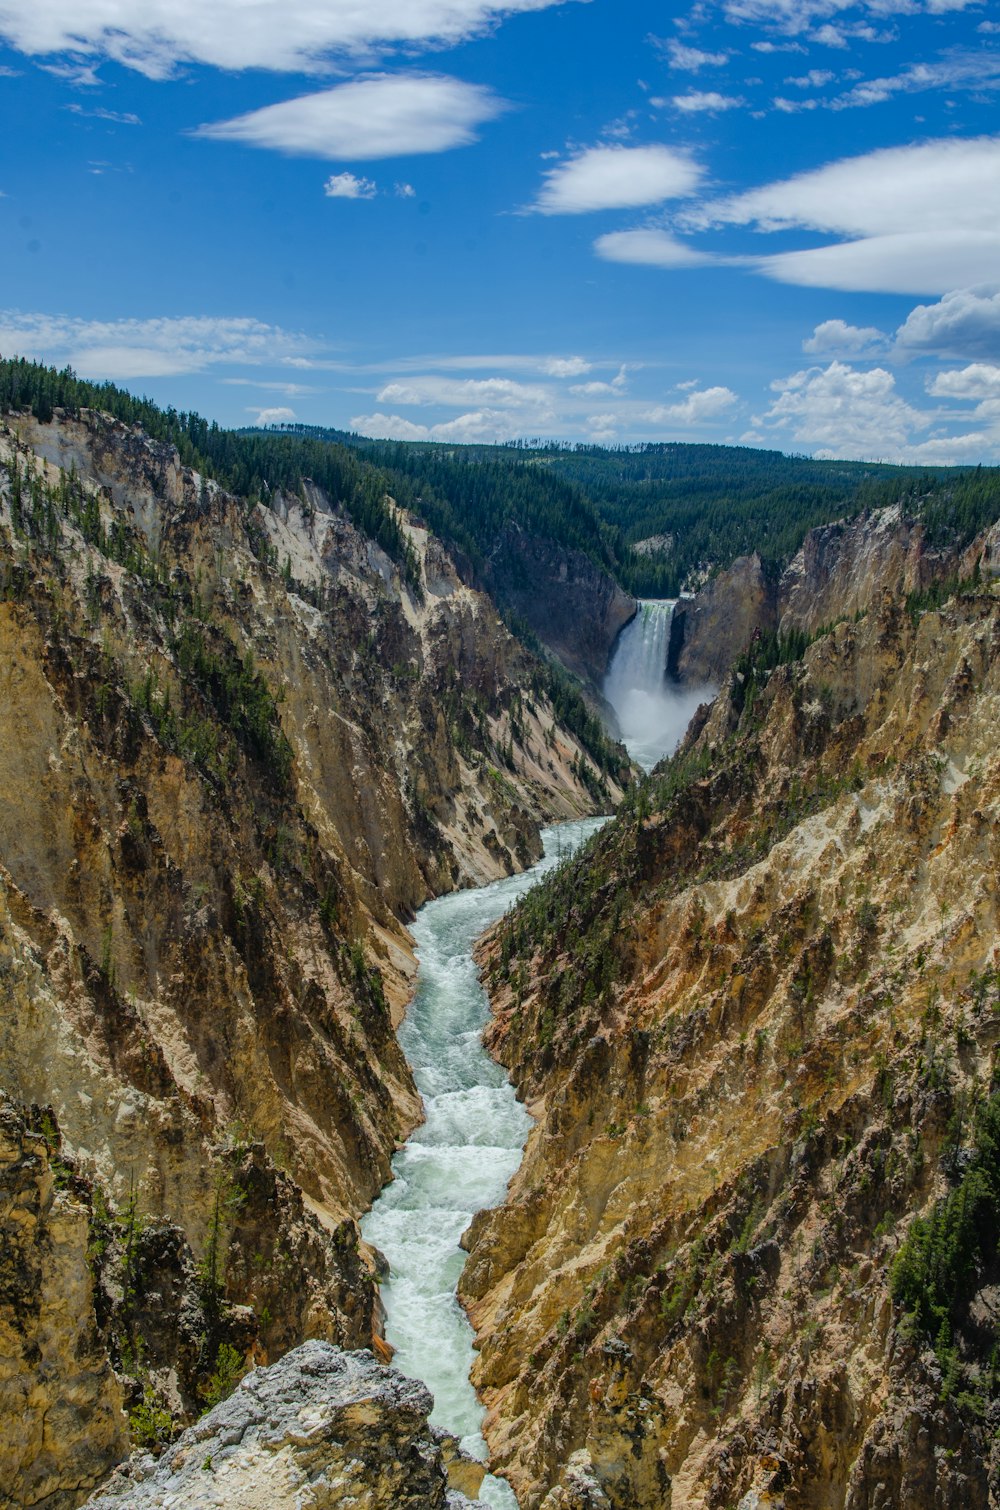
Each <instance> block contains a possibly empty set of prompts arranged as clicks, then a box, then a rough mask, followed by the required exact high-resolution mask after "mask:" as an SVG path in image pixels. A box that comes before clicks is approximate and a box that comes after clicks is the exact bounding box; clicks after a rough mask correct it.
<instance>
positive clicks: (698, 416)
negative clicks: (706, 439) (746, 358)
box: [640, 387, 739, 425]
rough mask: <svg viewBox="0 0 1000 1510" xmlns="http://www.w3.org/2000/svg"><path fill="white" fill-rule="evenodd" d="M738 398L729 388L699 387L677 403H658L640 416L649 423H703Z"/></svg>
mask: <svg viewBox="0 0 1000 1510" xmlns="http://www.w3.org/2000/svg"><path fill="white" fill-rule="evenodd" d="M738 402H739V399H738V397H737V395H736V394H735V393H734V392H733V390H732V389H731V388H723V387H716V388H700V389H696V390H694V391H693V392H691V393H689V394H688V396H687V398H685V399H681V401H680V402H679V403H677V404H659V405H657V407H656V408H655V409H647V410H646V412H645V413H644V414H642V415H640V418H641V419H643V420H645V421H646V423H647V424H651V425H664V424H675V425H703V424H706V423H709V422H711V421H712V420H715V419H718V418H719V417H720V415H722V414H725V413H726V411H727V410H729V409H731V408H732V407H733V405H734V404H736V403H738Z"/></svg>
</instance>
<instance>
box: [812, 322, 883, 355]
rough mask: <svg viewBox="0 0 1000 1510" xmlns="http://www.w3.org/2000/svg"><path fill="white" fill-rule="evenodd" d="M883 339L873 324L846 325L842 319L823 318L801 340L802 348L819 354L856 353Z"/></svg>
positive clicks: (879, 342) (877, 343)
mask: <svg viewBox="0 0 1000 1510" xmlns="http://www.w3.org/2000/svg"><path fill="white" fill-rule="evenodd" d="M884 340H885V336H884V334H883V333H882V331H881V330H878V329H877V328H876V327H875V326H874V325H847V324H846V323H845V322H844V321H843V320H824V321H823V322H822V324H821V325H817V326H816V329H815V330H814V331H813V333H812V335H811V336H809V337H808V338H807V339H806V340H805V341H803V342H802V350H803V351H807V352H810V353H812V354H814V355H817V356H821V355H825V354H827V353H832V352H835V351H837V352H844V353H851V354H852V355H856V354H857V353H858V352H859V351H865V350H867V349H869V348H870V347H872V346H875V345H879V344H881V343H882V342H883V341H884Z"/></svg>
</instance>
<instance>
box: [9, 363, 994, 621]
mask: <svg viewBox="0 0 1000 1510" xmlns="http://www.w3.org/2000/svg"><path fill="white" fill-rule="evenodd" d="M26 408H30V409H31V411H32V413H33V414H34V415H35V416H36V418H38V419H41V420H47V419H49V418H50V417H51V415H52V414H53V412H54V410H55V409H57V408H58V409H63V410H67V411H69V412H71V413H72V412H73V411H75V410H78V409H80V408H96V409H102V410H105V411H106V412H108V413H110V414H112V415H113V416H114V417H115V418H116V419H120V420H123V421H125V422H126V423H128V424H132V425H139V426H141V428H142V429H143V430H144V431H145V432H146V434H148V435H150V436H152V437H153V438H154V439H157V440H163V441H167V442H169V443H170V444H172V445H174V446H176V448H177V450H178V453H179V455H180V459H181V462H182V464H183V465H185V466H190V467H193V468H194V469H195V470H197V471H199V472H200V473H202V475H203V476H205V477H208V478H212V479H214V480H216V481H218V482H219V483H220V484H221V485H222V486H224V487H225V488H227V489H228V490H229V491H230V492H232V493H235V494H237V495H238V496H240V497H243V498H246V499H247V500H249V501H258V500H260V501H263V502H267V500H268V498H269V497H270V496H271V494H272V493H274V492H275V491H278V490H281V491H285V492H289V493H293V494H294V493H296V492H298V491H299V490H300V488H301V485H302V481H303V479H305V478H309V479H311V480H312V481H314V482H315V483H317V484H318V485H319V486H320V487H321V488H323V489H324V490H325V491H326V492H327V493H329V494H330V496H331V497H333V498H335V499H336V500H337V502H338V503H340V505H341V506H342V507H343V508H344V510H345V512H346V513H347V514H348V516H349V517H350V518H351V519H352V521H353V522H354V523H355V524H356V525H357V526H358V527H359V528H360V529H362V530H363V531H364V532H365V533H366V534H368V535H369V536H371V538H372V539H374V540H376V541H377V542H378V544H379V545H381V546H382V548H383V549H384V550H385V551H386V552H387V554H388V555H389V556H390V557H391V558H392V559H393V560H394V561H395V562H396V563H397V564H398V565H399V566H400V568H401V570H402V571H403V573H404V575H405V576H406V578H407V580H408V581H409V582H410V584H411V586H412V587H413V588H414V589H415V590H419V573H418V569H417V564H416V557H415V555H414V552H413V549H412V546H411V545H410V544H409V542H408V540H407V538H406V535H405V533H404V531H403V530H402V529H401V527H400V524H399V521H398V518H397V515H396V514H395V513H394V512H393V510H392V508H391V507H390V506H389V504H388V502H387V499H389V498H391V499H393V500H395V502H396V503H398V504H399V505H400V506H402V507H404V508H407V509H409V510H411V511H412V512H413V513H414V514H416V515H417V516H418V517H419V518H421V519H422V520H424V521H425V522H426V524H427V525H428V526H429V527H430V528H431V529H432V530H433V531H434V533H435V534H437V535H438V536H440V538H441V539H442V540H444V541H445V543H446V544H447V545H449V546H450V547H451V548H452V549H453V550H455V551H457V553H458V555H459V558H460V560H461V561H464V564H465V567H466V568H467V569H468V571H469V573H470V575H471V576H472V577H473V579H474V580H475V581H476V584H477V585H483V586H486V587H488V586H489V567H488V558H489V555H490V552H491V550H492V549H493V548H494V547H495V544H496V541H497V537H498V535H499V533H500V532H501V531H502V529H503V528H504V526H505V525H508V524H512V525H516V526H518V527H519V528H521V529H523V530H524V531H525V532H526V533H527V534H529V535H531V536H533V537H536V538H539V539H543V540H548V541H551V542H553V543H554V544H556V545H558V546H560V547H562V548H566V549H570V550H574V551H579V552H580V553H581V554H582V555H584V556H585V557H587V558H589V560H590V561H591V562H593V564H594V565H595V566H596V567H598V568H599V569H600V570H602V571H605V572H607V573H608V574H609V575H610V576H612V577H614V578H615V579H616V580H617V581H618V582H619V583H620V584H621V586H622V587H624V588H625V590H626V591H628V592H630V593H632V594H634V595H635V596H637V597H674V596H676V595H677V594H678V593H679V592H680V591H682V590H684V589H685V588H687V587H689V586H690V585H692V584H693V583H695V582H697V581H698V580H700V579H701V578H703V577H704V576H705V575H707V574H710V573H711V572H713V571H716V570H719V569H721V568H724V567H726V566H728V565H730V564H731V562H732V561H733V560H734V559H735V558H736V557H737V556H740V555H745V554H748V553H751V552H754V551H756V552H757V553H758V554H759V555H760V556H761V557H762V558H763V559H764V560H765V561H766V562H770V563H773V564H775V565H780V564H784V563H785V562H787V561H788V560H789V559H790V558H791V557H792V555H793V554H794V553H795V551H796V550H797V549H798V547H799V546H800V544H801V543H802V540H803V538H804V537H805V534H806V533H807V531H808V530H809V529H812V528H813V527H815V526H816V525H819V524H824V523H828V522H830V521H832V520H834V519H838V518H842V517H845V516H846V517H851V516H853V515H856V514H858V513H860V512H862V511H863V510H865V509H874V508H879V507H883V506H885V505H887V504H891V503H894V502H897V501H899V500H900V499H901V498H903V499H905V501H906V506H907V510H908V512H910V513H912V514H915V515H918V516H919V517H921V518H923V520H924V522H925V524H926V526H927V529H928V533H929V536H930V538H931V539H932V540H933V539H937V538H954V537H955V536H956V535H960V536H961V538H962V539H963V540H968V539H971V538H972V537H973V535H974V534H975V533H976V531H977V530H978V529H981V528H982V527H983V525H984V524H985V523H987V522H988V521H989V520H991V519H992V518H994V517H995V515H996V512H997V509H998V508H1000V474H998V472H997V470H996V469H985V470H984V469H982V468H975V469H967V468H965V469H963V468H933V469H927V468H919V467H895V466H889V465H884V464H873V463H868V462H848V461H844V462H841V461H814V460H812V459H811V458H808V457H801V456H785V455H783V454H782V453H781V452H778V451H762V450H755V449H752V448H749V447H742V446H717V445H692V444H674V443H652V444H642V445H638V446H622V447H602V446H591V445H577V446H569V445H561V444H551V445H523V444H521V443H517V444H513V445H500V446H483V445H475V446H441V445H439V444H434V443H427V442H404V441H372V440H368V439H366V438H364V437H362V436H357V435H353V434H349V433H347V432H345V431H341V430H333V429H326V428H322V427H313V426H302V425H285V426H280V427H276V428H270V429H266V430H232V429H227V428H225V427H222V426H219V425H218V424H216V423H214V422H210V421H208V420H205V419H203V418H202V417H201V416H200V415H198V414H195V413H193V412H185V411H180V412H178V411H177V410H175V409H173V408H167V409H161V408H160V407H159V406H158V405H156V404H154V403H152V402H151V401H150V400H148V399H145V398H136V397H134V396H133V395H132V394H130V393H128V392H126V391H125V390H123V389H121V388H119V387H117V386H116V385H114V384H113V383H109V382H108V383H92V382H87V381H84V380H81V379H79V378H77V377H76V376H75V374H74V373H73V372H72V370H71V369H69V368H65V369H62V370H56V369H55V368H50V367H45V366H43V365H41V364H39V363H34V362H28V361H25V360H23V359H18V358H14V359H7V360H0V409H2V410H10V411H17V410H18V409H26ZM649 540H654V541H656V542H658V544H657V546H656V548H654V549H653V550H651V551H648V552H647V551H638V550H636V548H635V547H636V544H637V542H643V541H649ZM516 627H517V626H515V628H516Z"/></svg>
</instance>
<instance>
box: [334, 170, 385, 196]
mask: <svg viewBox="0 0 1000 1510" xmlns="http://www.w3.org/2000/svg"><path fill="white" fill-rule="evenodd" d="M323 193H324V194H325V195H326V196H327V198H328V199H374V198H375V195H376V194H377V193H378V184H377V183H376V182H375V180H374V179H373V178H355V176H354V174H353V173H334V174H331V176H330V177H329V178H328V179H327V181H326V183H325V184H324V185H323Z"/></svg>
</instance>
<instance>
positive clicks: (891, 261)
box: [757, 230, 1000, 294]
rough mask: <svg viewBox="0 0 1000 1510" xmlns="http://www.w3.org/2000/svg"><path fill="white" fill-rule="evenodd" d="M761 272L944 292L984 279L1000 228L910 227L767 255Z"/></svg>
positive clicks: (991, 271) (847, 286)
mask: <svg viewBox="0 0 1000 1510" xmlns="http://www.w3.org/2000/svg"><path fill="white" fill-rule="evenodd" d="M757 266H758V269H759V271H760V272H762V273H765V274H766V275H767V277H769V278H774V279H776V280H777V281H778V282H779V283H794V284H798V285H800V286H801V287H804V288H834V289H839V290H841V291H843V292H846V293H851V292H853V293H885V294H923V293H944V292H945V290H947V289H949V288H951V287H952V285H953V284H955V283H981V282H983V281H984V280H985V279H987V278H989V277H992V276H995V274H996V270H997V267H998V266H1000V231H998V232H996V233H994V234H991V233H989V232H986V231H962V230H954V231H930V232H922V231H911V232H904V233H900V234H899V235H895V236H867V237H864V238H862V239H860V240H858V241H846V242H840V243H839V244H837V245H834V246H824V247H816V248H814V249H813V250H811V251H804V252H780V253H778V254H776V255H775V256H772V257H762V258H761V259H760V260H759V261H758V263H757Z"/></svg>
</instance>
